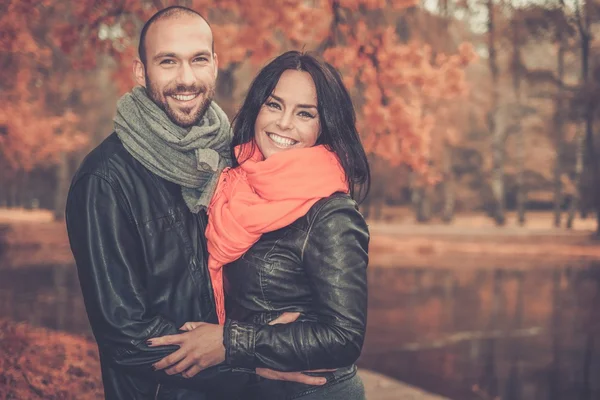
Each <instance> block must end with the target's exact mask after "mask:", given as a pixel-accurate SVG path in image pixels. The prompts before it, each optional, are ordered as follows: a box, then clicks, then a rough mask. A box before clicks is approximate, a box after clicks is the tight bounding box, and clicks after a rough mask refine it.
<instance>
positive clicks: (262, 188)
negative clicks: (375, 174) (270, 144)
mask: <svg viewBox="0 0 600 400" xmlns="http://www.w3.org/2000/svg"><path fill="white" fill-rule="evenodd" d="M246 146H252V144H251V143H246V144H243V145H241V146H237V147H236V148H235V152H236V156H237V157H239V155H240V153H241V154H248V153H247V151H249V150H251V148H250V147H246ZM254 147H255V150H254V152H253V154H252V156H251V157H250V158H249V159H248V160H246V161H244V163H243V164H242V165H240V166H238V167H236V168H229V169H225V170H224V171H223V173H222V174H221V176H220V177H219V183H218V185H217V189H216V191H215V194H214V196H213V198H212V200H211V202H210V205H209V208H208V216H209V219H208V226H207V227H206V240H207V242H208V253H209V257H208V269H209V272H210V279H211V281H212V285H213V291H214V295H215V303H216V307H217V315H218V317H219V323H220V324H223V323H224V322H225V296H224V291H223V265H225V264H228V263H230V262H233V261H235V260H237V259H238V258H240V257H241V256H242V255H243V254H244V253H245V252H246V251H247V250H248V249H249V248H250V247H252V245H253V244H254V243H256V242H257V241H258V240H259V239H260V236H261V235H262V234H263V233H267V232H272V231H275V230H277V229H281V228H283V227H285V226H288V225H290V224H291V223H292V222H294V221H295V220H297V219H298V218H300V217H302V216H303V215H305V214H306V213H307V212H308V210H310V208H311V207H312V206H313V205H314V204H315V203H316V202H317V201H319V200H320V199H322V198H325V197H328V196H330V195H332V194H333V193H335V192H344V193H348V184H347V183H346V178H345V174H344V171H343V169H342V167H341V165H340V163H339V161H338V159H337V157H336V155H335V154H334V153H332V152H331V151H329V150H327V149H326V148H325V147H324V146H322V145H320V146H315V147H308V148H301V149H293V150H287V151H282V152H280V153H276V154H274V155H272V156H271V157H269V158H268V159H266V160H265V159H264V157H263V155H262V154H261V152H260V150H259V149H258V148H257V147H256V146H254ZM242 149H243V150H244V151H242Z"/></svg>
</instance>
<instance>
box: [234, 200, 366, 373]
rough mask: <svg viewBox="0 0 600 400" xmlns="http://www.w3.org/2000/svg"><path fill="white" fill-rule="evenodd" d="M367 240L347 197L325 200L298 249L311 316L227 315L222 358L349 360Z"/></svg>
mask: <svg viewBox="0 0 600 400" xmlns="http://www.w3.org/2000/svg"><path fill="white" fill-rule="evenodd" d="M368 243H369V233H368V228H367V225H366V222H365V220H364V218H363V217H362V215H361V214H360V213H359V212H358V210H357V208H356V205H355V203H354V202H352V201H350V200H349V199H348V198H347V197H346V198H344V197H334V198H333V199H330V200H328V202H327V203H325V204H324V205H323V206H322V208H321V209H320V210H319V211H318V213H317V215H316V216H315V218H314V219H313V223H312V226H311V227H310V229H309V232H308V234H307V238H306V242H305V243H304V247H303V249H302V259H303V266H304V268H305V270H306V273H307V275H308V278H309V281H310V284H311V286H312V296H313V307H314V313H315V314H316V321H313V322H310V321H309V322H305V321H302V322H299V321H297V322H294V323H291V324H281V325H273V326H270V325H263V326H260V325H255V324H250V323H241V322H235V321H227V323H226V326H225V347H226V361H227V363H229V364H231V365H234V366H242V367H247V368H257V367H266V368H271V369H275V370H279V371H303V370H311V369H320V368H340V367H344V366H348V365H351V364H352V363H354V362H355V361H356V360H357V359H358V357H359V355H360V352H361V350H362V345H363V341H364V335H365V328H366V319H367V275H366V269H367V264H368V254H367V252H368Z"/></svg>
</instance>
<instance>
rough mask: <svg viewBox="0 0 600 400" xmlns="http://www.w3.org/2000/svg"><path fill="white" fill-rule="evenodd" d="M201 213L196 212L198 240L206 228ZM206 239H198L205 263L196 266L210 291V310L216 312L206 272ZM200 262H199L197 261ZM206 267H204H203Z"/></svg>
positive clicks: (195, 258) (207, 271) (208, 274)
mask: <svg viewBox="0 0 600 400" xmlns="http://www.w3.org/2000/svg"><path fill="white" fill-rule="evenodd" d="M200 213H201V212H198V213H197V214H196V219H197V220H198V223H199V225H200V235H198V238H199V239H200V238H202V237H204V234H205V231H206V226H205V224H204V220H203V218H202V216H201V214H200ZM205 241H206V239H204V240H202V239H200V244H201V246H200V247H201V248H202V255H203V259H204V261H205V263H204V264H202V265H198V268H202V275H204V277H205V279H207V281H208V282H207V286H208V289H209V290H210V293H208V300H209V302H210V304H211V309H212V310H216V307H217V306H216V304H215V299H214V297H213V287H212V282H211V281H210V271H209V270H208V249H207V248H206V242H205ZM196 260H197V257H194V262H196ZM197 261H200V260H197ZM205 266H206V267H205Z"/></svg>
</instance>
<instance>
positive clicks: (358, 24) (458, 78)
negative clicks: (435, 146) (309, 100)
mask: <svg viewBox="0 0 600 400" xmlns="http://www.w3.org/2000/svg"><path fill="white" fill-rule="evenodd" d="M384 12H385V11H384V10H379V13H376V14H373V13H371V14H368V13H365V14H363V15H361V16H360V17H359V19H358V20H356V21H352V25H347V26H340V27H339V28H338V29H339V31H340V32H343V33H344V35H345V36H344V42H345V43H344V44H343V45H339V44H338V45H336V46H334V47H331V48H329V49H328V50H327V51H326V52H325V57H326V58H327V59H328V60H329V61H331V62H332V63H333V64H335V65H336V66H338V67H339V68H341V69H342V70H343V71H344V72H345V76H346V83H347V84H348V86H350V87H355V88H359V89H360V90H361V91H362V97H363V99H362V100H363V101H362V107H361V109H360V112H361V116H362V118H361V119H360V131H361V133H362V135H363V140H364V143H365V146H366V147H367V149H368V150H369V151H370V152H372V153H374V154H377V155H378V156H380V157H383V158H384V159H386V160H388V161H390V162H391V163H392V164H399V163H405V164H407V165H409V166H410V167H411V168H412V169H413V170H415V171H417V172H421V173H422V174H424V175H427V173H428V172H429V171H428V169H429V164H430V159H431V154H430V149H431V141H432V133H433V130H434V128H435V127H436V126H439V125H440V124H442V125H443V121H440V120H439V117H440V115H438V113H437V112H436V111H437V107H438V106H439V104H440V103H441V102H443V101H448V100H451V99H454V98H456V97H459V96H461V95H463V94H465V92H466V90H467V85H466V82H465V75H464V68H465V67H466V65H468V64H469V63H470V62H471V61H472V60H473V59H474V58H475V57H474V55H475V53H474V51H473V48H472V46H471V45H470V44H463V45H461V47H460V50H459V52H458V54H455V55H451V56H448V55H439V56H438V57H437V60H436V61H435V62H431V58H432V57H431V49H430V47H429V46H427V45H424V44H423V43H421V42H418V41H413V42H411V43H409V44H408V45H407V44H402V43H400V42H399V38H398V36H397V35H396V32H395V30H394V27H393V26H392V25H389V24H385V23H382V21H384V15H383V13H384ZM359 15H360V14H359ZM373 20H375V22H373ZM360 103H361V102H359V104H360ZM450 128H451V127H450Z"/></svg>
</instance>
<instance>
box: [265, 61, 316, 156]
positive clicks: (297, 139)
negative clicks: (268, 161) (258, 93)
mask: <svg viewBox="0 0 600 400" xmlns="http://www.w3.org/2000/svg"><path fill="white" fill-rule="evenodd" d="M317 104H318V102H317V89H316V88H315V83H314V82H313V79H312V77H311V76H310V74H309V73H308V72H305V71H297V70H287V71H285V72H284V73H283V74H281V78H279V82H277V86H276V87H275V90H273V93H272V94H271V95H270V96H269V98H268V99H267V101H266V102H265V104H264V105H263V106H262V107H261V109H260V111H259V113H258V116H257V117H256V123H255V128H254V129H255V140H256V144H257V145H258V148H259V150H260V152H261V153H262V154H263V156H264V157H265V158H268V157H269V156H271V155H273V154H275V153H277V152H280V151H283V150H289V149H293V148H302V147H312V146H314V145H315V143H316V142H317V138H318V136H319V132H320V124H319V114H318V112H317Z"/></svg>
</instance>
